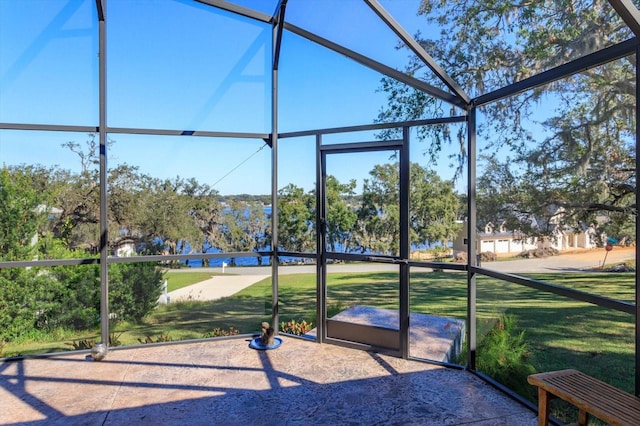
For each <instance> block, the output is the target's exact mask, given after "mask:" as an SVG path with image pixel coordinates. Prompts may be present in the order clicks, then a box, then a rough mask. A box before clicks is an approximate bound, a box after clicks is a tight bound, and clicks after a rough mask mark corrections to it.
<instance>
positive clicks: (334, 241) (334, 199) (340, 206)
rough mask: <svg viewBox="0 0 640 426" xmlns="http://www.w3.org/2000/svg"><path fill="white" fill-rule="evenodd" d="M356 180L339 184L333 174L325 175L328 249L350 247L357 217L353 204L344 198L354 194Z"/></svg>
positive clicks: (347, 249)
mask: <svg viewBox="0 0 640 426" xmlns="http://www.w3.org/2000/svg"><path fill="white" fill-rule="evenodd" d="M355 188H356V181H355V180H354V179H352V180H350V181H349V183H346V184H341V183H340V182H339V181H338V179H337V178H336V177H335V176H327V181H326V185H325V202H326V206H327V234H326V235H327V246H328V247H329V251H336V247H341V248H342V249H343V250H344V251H350V249H352V247H351V243H352V240H353V237H354V235H353V232H354V227H355V224H356V222H357V219H358V215H357V213H356V209H355V206H350V205H349V204H348V203H347V201H346V199H347V198H348V197H351V196H353V195H354V194H355V192H354V190H355Z"/></svg>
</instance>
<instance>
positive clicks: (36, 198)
mask: <svg viewBox="0 0 640 426" xmlns="http://www.w3.org/2000/svg"><path fill="white" fill-rule="evenodd" d="M31 170H32V168H31V167H14V168H11V169H9V168H7V167H2V168H1V169H0V259H2V260H32V259H33V258H34V257H35V256H36V253H37V246H36V241H37V238H38V234H39V233H40V232H41V231H42V229H43V227H44V226H45V224H46V222H47V217H48V214H49V213H48V210H49V208H50V207H49V206H50V200H48V199H47V198H46V196H45V194H44V193H42V192H39V191H37V190H36V188H34V187H33V184H32V179H31V173H30V172H31Z"/></svg>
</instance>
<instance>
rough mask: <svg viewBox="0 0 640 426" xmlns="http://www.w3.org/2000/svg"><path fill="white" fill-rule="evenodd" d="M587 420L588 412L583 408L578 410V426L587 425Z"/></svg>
mask: <svg viewBox="0 0 640 426" xmlns="http://www.w3.org/2000/svg"><path fill="white" fill-rule="evenodd" d="M588 421H589V414H588V413H587V412H586V411H584V410H580V413H579V414H578V424H579V425H580V426H587V422H588Z"/></svg>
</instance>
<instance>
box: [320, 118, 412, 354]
mask: <svg viewBox="0 0 640 426" xmlns="http://www.w3.org/2000/svg"><path fill="white" fill-rule="evenodd" d="M373 151H398V156H399V158H398V160H399V161H398V163H399V174H400V176H399V177H400V179H399V208H400V215H399V216H400V217H399V222H400V223H399V227H400V233H399V234H400V250H399V255H398V256H372V255H363V254H354V253H330V252H328V251H327V245H326V221H325V219H324V218H325V217H326V213H327V209H326V200H325V184H326V172H327V170H326V164H327V155H332V154H343V153H350V154H353V153H359V152H373ZM409 166H410V158H409V127H403V128H402V139H396V140H388V141H373V142H357V143H342V144H323V143H322V135H316V177H317V178H316V248H317V251H316V265H317V312H318V315H317V324H318V326H317V340H318V342H319V343H332V344H337V345H342V346H348V347H355V348H358V349H365V350H374V351H379V352H386V353H391V354H394V355H397V356H400V357H402V358H405V359H407V358H408V356H409V254H410V240H409ZM329 259H336V260H349V261H361V262H370V263H392V264H396V265H398V278H399V283H398V285H399V292H398V294H399V296H398V297H399V301H398V307H399V312H398V313H399V315H398V317H399V320H398V330H397V332H394V330H389V329H386V328H380V327H375V326H362V325H358V324H353V323H344V324H339V322H338V321H331V320H329V319H328V318H327V311H326V308H327V307H326V300H327V261H328V260H329ZM336 327H337V328H336ZM330 328H331V330H332V333H333V335H334V336H336V335H337V336H340V337H342V338H339V337H330V336H329V329H330ZM355 335H358V336H361V337H362V336H364V337H365V338H361V339H359V340H358V339H357V338H349V336H355ZM389 342H392V343H391V344H389ZM396 342H397V344H394V343H396ZM390 346H391V347H390Z"/></svg>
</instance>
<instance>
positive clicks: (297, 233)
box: [277, 183, 315, 252]
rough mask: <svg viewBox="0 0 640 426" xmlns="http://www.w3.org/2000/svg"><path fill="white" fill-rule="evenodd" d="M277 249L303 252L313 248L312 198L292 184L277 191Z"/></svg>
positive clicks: (313, 215) (313, 208)
mask: <svg viewBox="0 0 640 426" xmlns="http://www.w3.org/2000/svg"><path fill="white" fill-rule="evenodd" d="M278 207H279V209H278V233H279V234H278V235H279V238H278V242H277V244H278V248H279V249H280V250H287V251H297V252H305V251H310V250H313V248H314V247H315V227H314V222H315V207H314V197H312V196H311V195H310V194H308V193H305V192H304V189H303V188H300V187H298V186H296V185H294V184H292V183H290V184H289V185H287V186H285V187H284V188H282V189H280V190H279V191H278Z"/></svg>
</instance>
